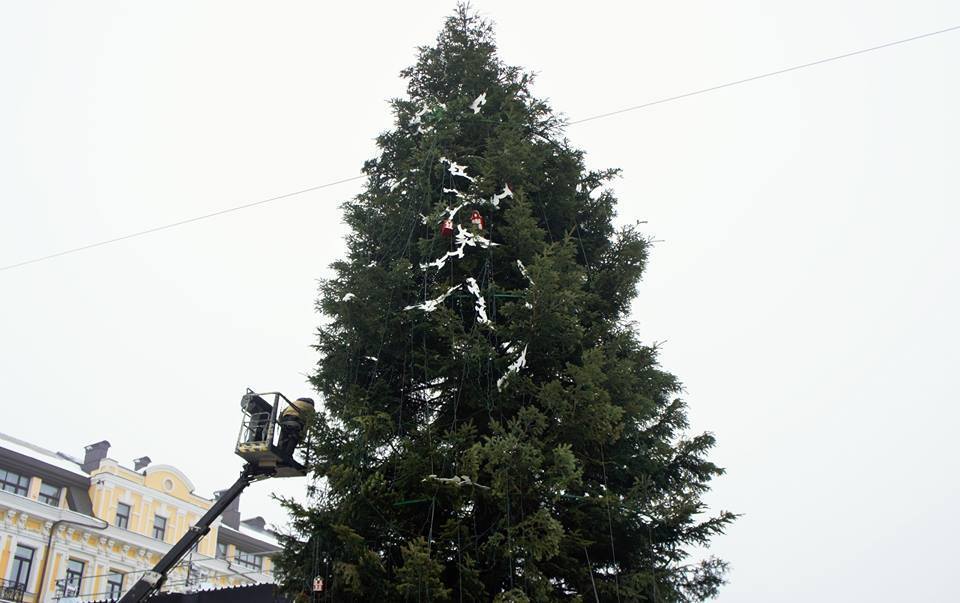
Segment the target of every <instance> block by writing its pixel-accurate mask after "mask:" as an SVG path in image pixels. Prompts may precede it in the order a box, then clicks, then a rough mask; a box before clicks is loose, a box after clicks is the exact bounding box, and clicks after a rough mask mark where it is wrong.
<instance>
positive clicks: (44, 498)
mask: <svg viewBox="0 0 960 603" xmlns="http://www.w3.org/2000/svg"><path fill="white" fill-rule="evenodd" d="M61 490H62V488H60V486H54V485H53V484H48V483H46V482H44V483H42V484H40V496H38V497H37V500H39V501H40V502H42V503H44V504H47V505H50V506H51V507H59V506H60V492H61Z"/></svg>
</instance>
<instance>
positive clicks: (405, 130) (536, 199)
mask: <svg viewBox="0 0 960 603" xmlns="http://www.w3.org/2000/svg"><path fill="white" fill-rule="evenodd" d="M403 75H404V76H406V77H407V78H408V80H409V88H408V93H409V98H407V99H402V100H396V101H394V102H393V108H394V111H395V114H396V120H397V126H396V128H395V129H394V130H392V131H389V132H386V133H384V134H382V135H381V136H380V137H379V139H378V142H379V145H380V148H381V151H382V154H381V156H380V157H379V158H377V159H374V160H371V161H369V162H367V164H366V165H365V167H364V171H365V173H366V175H367V177H368V182H367V187H366V190H365V191H364V192H363V193H361V194H360V195H359V196H357V198H355V199H354V200H351V201H349V202H347V203H345V204H344V210H345V219H346V221H347V223H348V224H349V226H350V227H351V235H350V237H349V239H348V250H349V253H348V257H347V258H346V259H344V260H343V261H340V262H337V263H335V264H334V265H333V268H334V270H335V276H334V277H333V278H332V279H330V280H327V281H325V282H323V283H322V285H321V291H320V297H319V301H318V309H319V311H320V312H321V313H322V314H323V316H324V317H325V321H326V322H325V323H324V325H323V327H322V328H320V330H319V332H318V344H317V350H318V351H319V352H320V356H321V359H320V362H319V363H318V365H317V370H316V373H315V374H314V375H313V377H312V382H313V384H314V385H315V387H316V388H317V390H318V391H319V392H320V393H321V394H322V396H323V400H324V405H323V409H322V410H321V412H319V413H318V417H317V422H316V425H315V431H314V434H313V442H314V447H313V449H312V450H311V459H310V463H311V468H312V470H313V472H314V476H315V477H316V478H317V481H316V482H315V483H316V486H315V487H314V488H312V494H313V499H312V503H311V505H310V506H308V507H302V506H299V505H297V504H294V503H292V502H289V501H288V502H287V505H288V507H289V508H290V510H291V512H292V517H293V522H294V528H295V534H294V536H293V537H291V538H288V539H287V543H286V544H287V547H286V550H285V551H284V553H283V554H282V555H281V558H280V559H279V568H280V576H281V581H282V583H283V585H284V587H285V588H287V589H288V590H289V591H291V592H293V593H301V596H303V597H306V592H307V590H308V589H309V584H310V583H311V581H312V579H313V577H314V576H317V575H320V576H323V577H324V578H325V580H326V582H327V585H328V588H327V589H326V591H325V592H324V594H323V597H322V600H327V601H414V600H416V601H429V600H434V601H447V600H454V601H490V600H494V601H560V600H564V601H566V600H574V601H576V600H581V601H597V600H600V601H654V600H656V601H688V600H701V599H704V598H708V597H710V596H713V595H714V594H715V593H716V590H717V588H718V587H719V586H720V585H721V584H722V582H723V576H724V574H725V572H726V565H725V564H724V563H723V562H721V561H717V560H709V561H705V562H702V563H699V564H693V565H689V564H688V560H687V557H688V553H687V549H688V548H690V547H694V546H702V545H706V544H708V543H709V540H710V538H711V537H713V536H714V535H716V534H719V533H721V532H722V531H723V530H724V528H725V527H726V526H727V524H729V523H730V522H731V521H732V520H733V518H734V516H733V515H732V514H729V513H721V514H720V515H718V516H716V517H713V518H710V517H706V516H704V515H703V514H702V513H703V511H704V507H703V504H702V503H701V502H700V499H701V496H702V494H703V493H704V492H705V491H706V490H707V488H708V484H709V482H710V480H711V479H712V478H713V477H715V476H717V475H720V474H722V473H723V470H722V469H720V468H718V467H716V466H715V465H713V464H712V463H710V462H709V461H708V460H707V459H706V454H707V452H708V451H709V449H710V448H711V447H712V446H713V444H714V441H713V438H712V436H710V435H709V434H705V435H699V436H695V437H692V438H691V437H687V436H685V435H684V431H685V429H686V427H687V423H686V412H685V409H684V405H683V402H682V401H681V400H680V399H679V398H678V395H679V393H680V389H681V386H680V383H679V382H678V381H677V379H676V378H675V377H674V376H672V375H670V374H669V373H666V372H664V371H663V370H662V369H661V368H660V367H659V365H658V364H657V350H656V348H655V347H653V346H649V345H644V344H642V343H641V342H640V341H639V339H638V338H637V336H636V334H635V332H634V330H633V329H632V327H631V325H630V324H628V323H627V322H626V316H627V313H628V311H629V305H630V302H631V300H632V299H633V298H634V295H635V289H636V286H637V284H638V282H639V280H640V277H641V275H642V273H643V269H644V266H645V263H646V259H647V247H648V244H647V241H646V240H645V239H644V238H643V237H642V236H641V234H640V233H638V232H637V231H636V230H635V229H634V228H631V227H627V228H623V229H620V230H616V229H615V228H614V227H613V225H612V219H613V217H614V206H615V202H616V200H615V199H614V198H613V196H612V194H611V193H610V192H609V191H605V190H603V187H604V185H605V184H606V183H607V182H608V181H609V180H610V179H611V178H612V177H614V176H615V175H616V171H603V172H592V171H588V170H586V169H585V168H584V161H583V155H582V153H581V152H580V151H578V150H576V149H572V148H570V147H569V146H568V143H567V141H566V139H565V138H564V137H563V135H562V132H561V130H560V125H561V124H560V122H559V121H558V119H557V118H556V117H555V116H554V115H553V114H552V113H551V111H550V109H549V107H548V106H547V105H546V104H545V103H544V102H542V101H540V100H537V99H535V98H533V97H531V96H530V94H529V86H530V79H531V78H530V76H529V75H528V74H525V73H523V72H522V71H520V70H519V69H517V68H514V67H509V66H506V65H504V64H503V63H502V62H501V61H500V60H499V59H498V58H497V56H496V54H495V45H494V42H493V37H492V32H491V29H490V26H489V25H488V24H487V23H486V22H484V21H483V20H481V19H479V18H478V17H476V16H475V15H473V14H472V13H471V11H470V10H469V9H468V8H466V7H463V6H461V7H460V8H459V9H458V10H457V12H456V14H455V15H454V16H453V17H451V18H449V19H448V20H447V23H446V25H445V27H444V29H443V31H442V32H441V34H440V37H439V39H438V40H437V43H436V44H435V45H434V46H430V47H425V48H421V49H420V55H419V59H418V61H417V63H416V65H415V66H413V67H411V68H410V69H408V70H407V71H405V72H404V74H403ZM481 93H485V94H486V104H484V105H483V106H482V107H481V109H480V111H479V112H478V113H475V112H474V111H473V110H472V109H471V108H470V104H471V103H472V102H473V101H474V99H475V98H477V97H478V95H480V94H481ZM441 157H446V158H449V159H451V160H453V161H455V162H457V163H459V164H461V165H465V166H466V170H467V174H468V175H470V176H471V177H473V178H475V181H472V182H471V181H469V180H468V179H467V178H464V177H462V176H456V175H453V174H451V172H450V171H449V170H448V169H447V164H444V163H441V161H440V159H441ZM505 185H509V187H510V189H511V190H512V191H513V193H514V195H513V197H512V198H503V199H502V200H500V202H499V205H498V206H497V207H494V205H493V204H491V203H490V202H488V201H484V200H489V199H490V198H491V197H492V196H493V195H494V194H495V193H499V192H501V191H503V190H504V186H505ZM445 188H446V189H456V190H458V191H461V192H462V193H463V195H465V196H466V197H467V198H468V199H469V202H468V203H467V204H466V205H465V206H464V207H463V208H462V209H461V210H460V212H459V213H457V215H456V217H455V222H456V223H457V224H458V225H459V226H460V227H462V228H463V229H464V230H465V231H466V232H468V233H472V234H473V235H482V236H484V237H488V238H489V239H490V240H492V241H493V242H495V243H497V245H496V246H491V247H488V248H484V247H482V246H466V247H465V248H464V249H463V257H462V258H461V257H453V258H449V259H448V260H447V261H446V263H445V264H444V265H443V266H442V267H440V268H439V269H438V268H435V267H432V266H428V267H427V268H425V269H424V268H422V267H421V265H423V264H429V263H430V262H432V261H434V260H435V259H437V258H438V257H441V256H443V255H444V254H445V253H447V252H448V251H451V250H453V249H456V248H457V246H458V245H457V243H456V242H455V241H454V240H452V239H449V238H443V237H441V236H439V229H438V224H439V222H440V220H441V219H442V217H443V216H444V215H445V214H446V213H447V210H448V208H452V207H455V206H456V205H459V204H460V203H461V200H460V199H458V197H457V196H455V194H453V193H451V192H444V189H445ZM473 209H477V210H479V211H480V212H481V213H482V214H483V215H484V217H485V219H486V229H485V230H483V231H478V230H476V229H474V228H472V227H471V226H470V225H469V220H468V217H469V213H470V211H471V210H473ZM518 260H520V262H521V264H522V265H521V264H518ZM524 269H525V271H526V274H525V273H524ZM468 278H474V279H476V282H477V284H478V286H479V288H480V291H481V292H482V296H483V299H484V301H485V304H486V312H487V314H488V315H489V317H490V323H487V324H484V323H483V322H482V321H481V320H480V319H479V314H478V312H477V310H476V309H475V303H476V300H475V297H474V296H473V295H472V294H471V293H470V292H469V291H468V290H467V286H466V281H467V279H468ZM458 285H459V286H460V287H459V289H456V290H454V291H452V292H451V294H450V295H449V296H448V297H446V298H445V299H444V300H443V301H442V302H438V303H437V307H436V309H435V310H433V311H430V312H428V311H425V310H423V309H418V308H414V309H405V308H407V307H409V306H415V305H416V304H422V303H424V302H425V301H427V300H433V299H437V298H438V297H439V296H441V295H442V294H444V293H446V292H448V291H449V290H450V289H451V288H453V287H455V286H458ZM524 350H525V351H526V356H525V358H526V365H525V366H523V367H522V368H520V369H519V370H515V371H511V370H510V367H511V366H512V365H515V363H516V362H517V361H518V358H519V357H520V355H521V353H522V352H523V351H524ZM508 373H509V374H508Z"/></svg>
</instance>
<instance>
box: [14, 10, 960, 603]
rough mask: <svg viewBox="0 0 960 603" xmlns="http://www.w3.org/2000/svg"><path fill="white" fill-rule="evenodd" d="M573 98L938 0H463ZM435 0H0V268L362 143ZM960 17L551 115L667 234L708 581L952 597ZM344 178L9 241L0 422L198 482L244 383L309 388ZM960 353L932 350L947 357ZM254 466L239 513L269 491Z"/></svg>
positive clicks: (755, 591) (289, 182)
mask: <svg viewBox="0 0 960 603" xmlns="http://www.w3.org/2000/svg"><path fill="white" fill-rule="evenodd" d="M476 6H477V7H478V8H479V9H480V10H481V11H482V12H483V13H484V14H486V15H488V16H490V17H492V18H494V19H495V20H496V22H497V31H498V39H499V44H500V49H501V54H502V56H503V57H504V58H505V59H506V60H507V61H508V62H511V63H513V64H518V65H522V66H524V67H526V68H528V69H532V70H535V71H537V72H539V73H540V76H539V79H538V82H537V84H536V87H535V92H536V93H537V94H538V95H540V96H543V97H548V98H549V99H551V102H552V104H553V106H554V108H555V109H557V110H559V111H561V112H563V113H564V114H566V115H568V116H569V117H570V118H571V119H578V118H582V117H586V116H589V115H593V114H596V113H602V112H605V111H609V110H614V109H618V108H621V107H625V106H630V105H635V104H639V103H643V102H646V101H650V100H655V99H658V98H662V97H666V96H671V95H674V94H678V93H682V92H686V91H689V90H693V89H697V88H703V87H707V86H711V85H715V84H719V83H723V82H726V81H730V80H735V79H739V78H743V77H748V76H751V75H754V74H757V73H762V72H766V71H772V70H775V69H779V68H782V67H786V66H790V65H794V64H798V63H804V62H807V61H812V60H816V59H819V58H822V57H826V56H831V55H835V54H840V53H843V52H847V51H851V50H856V49H859V48H864V47H868V46H873V45H877V44H881V43H884V42H887V41H891V40H895V39H899V38H905V37H909V36H912V35H916V34H920V33H924V32H928V31H933V30H938V29H943V28H946V27H950V26H954V25H958V24H960V4H957V3H956V2H950V1H947V0H943V1H939V2H938V1H919V0H911V1H909V2H908V1H906V0H902V1H899V2H876V1H867V0H860V1H859V2H853V1H838V0H830V1H821V0H817V1H808V2H802V3H801V2H770V1H761V0H757V1H753V2H747V1H739V2H723V3H718V2H710V1H703V2H671V3H651V2H633V3H613V2H601V1H595V2H591V3H589V4H587V5H583V4H571V5H570V6H569V7H567V6H559V5H557V4H556V3H545V2H543V3H536V4H534V3H523V4H520V3H515V2H499V1H492V0H484V1H481V2H477V4H476ZM452 9H453V2H446V1H445V2H419V3H416V4H413V3H386V2H384V3H376V4H371V3H363V4H356V5H353V6H351V5H348V3H319V2H315V3H303V2H284V3H259V4H257V3H248V2H235V1H231V2H203V3H196V2H164V3H150V4H147V3H126V2H109V3H107V2H100V3H75V2H64V3H53V2H16V3H15V2H9V1H8V2H3V3H2V4H0V92H2V93H0V265H7V264H12V263H15V262H17V261H21V260H25V259H30V258H32V257H35V256H40V255H45V254H48V253H51V252H56V251H59V250H62V249H65V248H69V247H75V246H78V245H83V244H86V243H90V242H94V241H97V240H102V239H108V238H111V237H115V236H120V235H123V234H127V233H129V232H133V231H137V230H141V229H144V228H148V227H151V226H155V225H158V224H164V223H168V222H172V221H176V220H179V219H183V218H188V217H191V216H194V215H198V214H202V213H207V212H211V211H216V210H219V209H222V208H225V207H229V206H232V205H238V204H241V203H245V202H249V201H256V200H259V199H263V198H266V197H270V196H274V195H278V194H283V193H287V192H291V191H295V190H298V189H302V188H306V187H310V186H314V185H317V184H322V183H325V182H329V181H332V180H337V179H341V178H346V177H350V176H353V175H356V174H357V173H358V171H359V169H360V167H361V165H362V163H363V161H364V160H365V159H367V158H370V157H372V156H374V155H375V153H376V151H375V148H374V145H373V137H374V136H375V135H376V134H377V133H378V132H380V131H381V130H384V129H386V128H388V127H390V125H391V115H390V112H389V110H388V106H387V102H386V101H387V99H388V98H390V97H393V96H397V95H400V94H402V93H403V91H404V82H402V81H401V80H400V79H399V77H398V72H399V70H400V69H402V68H403V67H405V66H407V65H410V64H411V63H412V62H413V60H414V48H415V46H417V45H419V44H426V43H430V42H432V40H433V39H434V37H435V35H436V33H437V32H438V31H439V29H440V27H441V25H442V20H443V18H444V17H445V16H446V15H447V14H449V13H450V12H451V11H452ZM958 74H960V32H955V33H949V34H945V35H942V36H937V37H934V38H930V39H926V40H921V41H918V42H915V43H911V44H908V45H902V46H898V47H895V48H890V49H886V50H881V51H878V52H875V53H871V54H868V55H865V56H859V57H854V58H851V59H847V60H844V61H841V62H836V63H831V64H827V65H822V66H818V67H814V68H811V69H807V70H802V71H798V72H794V73H789V74H786V75H782V76H778V77H776V78H771V79H766V80H762V81H758V82H753V83H749V84H745V85H742V86H737V87H734V88H731V89H726V90H722V91H718V92H714V93H710V94H708V95H703V96H698V97H695V98H689V99H684V100H680V101H677V102H673V103H669V104H665V105H661V106H657V107H653V108H650V109H646V110H642V111H637V112H633V113H629V114H625V115H620V116H617V117H611V118H608V119H604V120H599V121H596V122H591V123H585V124H581V125H575V126H571V127H570V129H569V135H570V138H571V139H572V140H573V142H574V143H575V144H577V145H578V146H580V147H582V148H584V149H585V150H586V151H587V152H588V159H589V162H590V164H591V165H592V166H594V167H621V168H623V177H622V179H620V180H619V181H617V182H616V183H615V190H616V191H617V193H618V196H619V198H620V199H621V205H620V219H621V220H622V221H624V222H627V221H633V220H647V221H648V222H649V223H648V224H647V225H646V226H645V228H646V231H647V232H648V233H650V234H651V235H655V236H656V238H658V239H662V240H663V242H661V243H658V244H657V246H656V248H655V250H654V253H653V255H652V259H651V264H650V269H649V271H648V272H647V275H646V278H645V280H644V282H643V283H642V285H641V289H640V295H639V298H638V302H637V303H636V305H635V314H634V318H635V319H636V320H637V323H638V328H639V329H640V332H641V334H642V336H643V338H644V339H645V340H647V341H662V340H667V343H666V344H665V345H664V347H663V355H662V360H663V364H664V366H665V367H666V368H667V369H669V370H671V371H673V372H675V373H676V374H677V375H679V376H680V378H681V379H682V380H683V381H684V383H685V384H686V388H687V393H686V398H687V400H688V401H689V403H690V406H691V411H690V414H691V419H692V422H693V428H694V430H710V431H713V432H715V433H716V435H717V437H718V439H719V445H718V447H717V449H716V451H715V453H714V454H713V458H714V459H715V460H716V461H717V462H718V463H719V464H721V465H723V466H726V467H727V468H728V470H729V473H728V474H727V475H726V476H724V477H723V478H721V479H720V480H718V481H717V482H715V485H714V489H713V491H712V492H711V493H710V495H709V496H708V497H707V500H708V502H709V504H710V505H711V507H712V508H713V509H715V510H718V509H721V508H723V509H730V510H733V511H736V512H742V513H745V516H744V517H743V518H742V519H740V520H739V521H738V522H737V523H736V524H734V526H733V527H732V529H731V530H730V531H729V533H728V535H726V536H724V537H720V538H718V539H716V541H715V545H714V547H713V549H712V551H713V553H715V554H717V555H719V556H721V557H723V558H725V559H727V560H729V561H730V562H731V563H732V565H733V572H732V574H731V583H730V584H729V585H728V586H727V587H726V588H725V590H724V591H723V593H722V595H721V597H720V600H721V601H771V600H776V601H798V602H799V601H809V600H829V601H846V600H873V601H902V600H947V599H949V598H950V595H949V594H948V593H950V592H953V590H954V588H953V585H952V579H951V578H950V576H952V575H953V574H954V573H955V571H954V570H955V568H954V567H953V565H954V564H953V563H952V560H953V559H955V558H956V550H955V546H956V544H955V543H956V541H957V538H958V536H960V530H958V529H957V527H956V524H955V523H954V522H953V521H952V519H951V518H952V516H953V515H954V511H955V509H956V507H957V505H958V504H960V488H958V485H957V478H956V475H957V470H958V468H960V467H958V464H960V463H958V461H957V458H958V457H957V453H956V451H955V448H954V446H953V437H955V432H956V428H957V423H958V418H960V411H958V408H957V397H958V396H957V393H958V391H957V390H958V386H957V381H956V378H955V377H950V374H951V367H956V365H957V361H958V353H957V348H956V345H955V342H956V341H957V339H958V336H960V320H958V318H957V315H956V312H957V310H956V309H957V308H958V307H960V279H958V275H957V270H956V267H955V264H956V261H957V258H958V257H960V243H958V242H957V240H956V236H955V232H956V230H957V224H958V218H960V210H958V205H957V199H958V194H960V182H958V162H960V149H958V145H960V143H958V140H960V117H958V111H957V109H956V108H957V107H960V75H958ZM359 185H360V183H359V182H355V183H350V184H348V185H342V186H339V187H336V188H331V189H326V190H321V191H317V192H313V193H309V194H305V195H302V196H298V197H294V198H291V199H286V200H283V201H278V202H276V203H271V204H268V205H265V206H261V207H257V208H253V209H249V210H245V211H243V212H238V213H233V214H230V215H227V216H222V217H218V218H215V219H212V220H208V221H204V222H200V223H195V224H189V225H186V226H184V227H181V228H178V229H175V230H170V231H166V232H162V233H157V234H152V235H148V236H145V237H141V238H137V239H133V240H129V241H124V242H121V243H118V244H115V245H110V246H106V247H102V248H98V249H93V250H89V251H85V252H81V253H77V254H74V255H70V256H66V257H61V258H57V259H54V260H51V261H47V262H43V263H39V264H35V265H31V266H26V267H22V268H18V269H14V270H8V271H3V272H0V300H2V301H0V391H2V392H3V396H4V400H3V402H2V409H3V412H2V414H0V431H3V432H6V433H9V434H11V435H14V436H16V437H20V438H23V439H26V440H29V441H32V442H35V443H37V444H40V445H43V446H46V447H49V448H54V449H58V450H64V451H67V452H71V453H74V454H78V455H79V454H81V453H82V447H83V445H85V444H89V443H92V442H95V441H98V440H100V439H108V440H110V442H112V443H113V448H112V449H111V456H112V457H114V458H116V459H117V460H119V461H120V462H122V463H125V464H128V465H129V464H131V462H132V459H133V458H134V457H137V456H141V455H149V456H150V457H152V458H153V460H154V462H156V463H169V464H173V465H175V466H177V467H179V468H181V469H183V470H184V471H185V472H186V473H187V474H188V475H189V476H190V477H191V478H192V479H193V480H194V481H195V483H196V484H197V487H198V491H199V493H201V494H204V495H210V494H211V493H212V491H213V490H216V489H219V488H224V487H226V486H227V485H229V484H230V483H231V482H232V480H233V479H234V477H235V475H236V473H237V472H238V471H239V469H240V466H241V461H240V459H239V458H237V457H235V456H233V454H232V447H233V444H234V438H235V436H236V431H237V424H238V421H239V414H238V404H237V403H238V400H239V397H240V395H241V394H242V393H243V391H244V388H245V387H247V386H250V387H253V388H258V389H262V390H265V389H271V390H272V389H279V390H281V391H283V392H285V393H286V394H287V395H288V396H290V397H295V396H298V395H304V394H308V393H309V390H308V387H307V386H306V385H305V377H304V375H305V374H306V373H308V372H309V371H310V370H311V367H312V365H313V363H314V362H315V361H316V359H317V357H316V355H315V353H314V352H313V351H312V350H311V349H310V347H309V346H310V345H311V343H312V342H313V330H314V329H315V327H316V325H317V324H318V323H319V320H320V318H319V317H318V316H317V315H316V314H314V312H313V300H314V297H315V289H316V279H318V278H321V277H323V276H324V275H326V274H328V272H327V268H326V266H327V265H328V264H329V263H330V262H331V261H333V260H334V259H335V258H337V257H338V256H340V255H341V254H342V252H343V245H342V236H343V234H344V232H345V230H344V228H343V226H342V224H341V223H340V218H339V210H338V205H339V203H340V202H341V201H342V200H344V199H347V198H348V197H350V196H351V195H352V194H354V193H355V192H356V191H358V190H359ZM954 370H955V368H954ZM302 489H303V481H302V480H289V481H280V480H274V481H270V482H266V483H261V484H257V485H255V486H254V487H253V488H251V489H250V491H249V492H248V493H247V494H245V495H244V497H243V499H242V505H241V508H242V510H243V512H244V515H245V516H250V515H254V514H261V515H264V516H265V517H267V518H268V520H270V521H272V522H274V523H282V522H283V520H284V515H283V513H282V511H281V510H280V509H279V507H278V506H277V505H276V503H274V502H272V501H271V500H270V498H269V494H270V492H271V491H273V490H275V491H276V492H281V493H286V494H294V493H298V492H301V491H302Z"/></svg>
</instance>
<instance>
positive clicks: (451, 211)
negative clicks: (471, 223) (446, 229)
mask: <svg viewBox="0 0 960 603" xmlns="http://www.w3.org/2000/svg"><path fill="white" fill-rule="evenodd" d="M464 205H466V202H464V203H461V204H460V205H458V206H456V207H454V208H453V209H450V208H449V207H448V208H447V209H445V210H444V211H445V212H447V217H446V219H447V220H452V219H453V217H454V216H456V215H457V212H458V211H460V210H461V209H463V206H464Z"/></svg>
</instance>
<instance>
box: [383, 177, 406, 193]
mask: <svg viewBox="0 0 960 603" xmlns="http://www.w3.org/2000/svg"><path fill="white" fill-rule="evenodd" d="M406 180H407V179H406V178H401V179H400V180H394V179H393V178H390V179H389V180H387V185H388V186H389V187H390V192H391V193H392V192H393V191H395V190H397V187H398V186H400V185H401V184H403V183H404V182H406Z"/></svg>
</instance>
